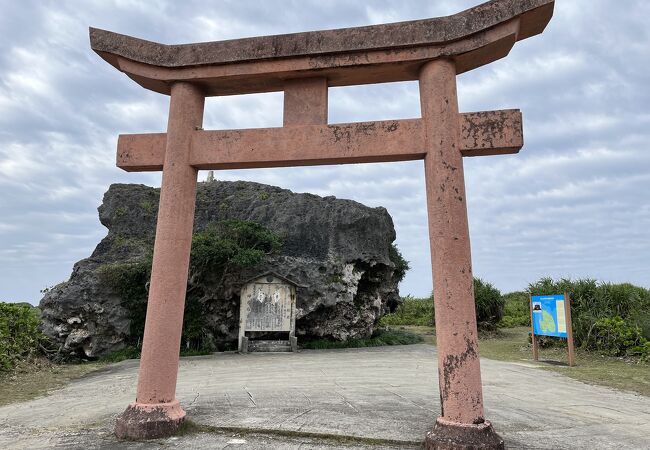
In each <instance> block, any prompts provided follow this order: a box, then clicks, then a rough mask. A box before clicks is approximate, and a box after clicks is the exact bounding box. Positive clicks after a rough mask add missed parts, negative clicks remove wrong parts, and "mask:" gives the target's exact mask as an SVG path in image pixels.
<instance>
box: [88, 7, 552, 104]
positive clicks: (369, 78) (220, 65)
mask: <svg viewBox="0 0 650 450" xmlns="http://www.w3.org/2000/svg"><path fill="white" fill-rule="evenodd" d="M552 13H553V0H516V1H512V0H495V1H491V2H488V3H484V4H482V5H479V6H476V7H474V8H471V9H468V10H466V11H463V12H461V13H458V14H454V15H452V16H448V17H438V18H432V19H424V20H414V21H409V22H400V23H391V24H383V25H373V26H365V27H356V28H343V29H338V30H327V31H312V32H306V33H294V34H283V35H276V36H262V37H254V38H246V39H234V40H228V41H218V42H205V43H199V44H182V45H164V44H158V43H156V42H149V41H145V40H142V39H136V38H133V37H130V36H125V35H122V34H118V33H113V32H110V31H104V30H100V29H96V28H91V30H90V42H91V47H92V49H93V50H94V51H96V52H97V53H98V54H99V55H100V56H101V57H102V58H104V59H105V60H106V61H108V62H109V63H110V64H112V65H113V66H115V67H116V68H118V69H119V70H121V71H122V72H124V73H126V74H127V75H128V76H129V77H131V78H132V79H133V80H135V81H136V82H137V83H138V84H140V85H141V86H143V87H145V88H147V89H151V90H153V91H156V92H160V93H164V94H169V93H170V83H172V82H174V81H193V82H197V83H199V84H200V85H201V86H202V87H203V88H204V92H205V94H206V95H208V96H210V95H229V94H248V93H254V92H271V91H282V90H284V85H285V81H286V80H287V79H292V78H296V77H314V76H319V77H326V78H327V84H328V86H348V85H357V84H367V83H384V82H391V81H407V80H417V79H418V74H419V68H420V66H421V65H422V63H423V62H425V61H429V60H432V59H435V58H438V57H441V56H447V57H451V58H453V60H454V63H455V66H456V72H457V73H462V72H466V71H468V70H472V69H475V68H477V67H479V66H482V65H484V64H488V63H490V62H492V61H495V60H497V59H499V58H503V57H504V56H506V55H507V54H508V52H509V51H510V49H511V48H512V46H513V45H514V44H515V42H516V41H519V40H522V39H526V38H528V37H531V36H534V35H536V34H539V33H541V32H542V31H543V30H544V28H545V26H546V24H547V23H548V21H549V20H550V18H551V15H552Z"/></svg>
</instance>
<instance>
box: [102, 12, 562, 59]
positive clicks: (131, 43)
mask: <svg viewBox="0 0 650 450" xmlns="http://www.w3.org/2000/svg"><path fill="white" fill-rule="evenodd" d="M552 7H553V0H492V1H489V2H486V3H483V4H481V5H478V6H475V7H473V8H470V9H468V10H466V11H463V12H460V13H457V14H454V15H452V16H446V17H435V18H431V19H423V20H413V21H409V22H398V23H389V24H380V25H371V26H365V27H355V28H342V29H337V30H324V31H311V32H304V33H293V34H283V35H275V36H262V37H255V38H244V39H232V40H228V41H217V42H202V43H198V44H181V45H164V44H159V43H157V42H150V41H146V40H143V39H138V38H134V37H131V36H126V35H123V34H119V33H113V32H110V31H106V30H100V29H97V28H90V44H91V47H92V49H93V50H95V51H96V52H103V53H108V54H112V55H118V56H122V57H125V58H128V59H131V60H134V61H138V62H142V63H145V64H151V65H153V66H160V67H183V66H198V65H208V64H224V63H233V62H240V61H250V60H261V59H269V58H288V57H296V56H314V55H323V54H326V55H327V54H332V53H340V52H359V51H369V50H378V49H379V50H381V49H386V48H390V49H393V48H402V47H413V46H422V45H435V44H444V43H448V42H453V41H458V40H460V39H464V38H467V37H468V36H471V35H472V34H475V33H478V32H480V31H483V30H486V29H489V28H491V27H494V26H496V25H498V24H500V23H502V22H506V21H508V20H511V19H515V18H517V17H520V16H522V18H523V21H524V24H523V25H524V28H523V29H522V32H521V37H519V39H524V38H526V37H529V36H530V35H533V34H537V33H540V32H541V31H542V30H543V29H544V26H545V25H546V23H545V22H542V24H539V23H538V22H537V21H533V20H532V19H530V18H529V16H532V14H531V13H532V12H534V11H535V10H536V9H539V8H547V9H550V10H551V11H552Z"/></svg>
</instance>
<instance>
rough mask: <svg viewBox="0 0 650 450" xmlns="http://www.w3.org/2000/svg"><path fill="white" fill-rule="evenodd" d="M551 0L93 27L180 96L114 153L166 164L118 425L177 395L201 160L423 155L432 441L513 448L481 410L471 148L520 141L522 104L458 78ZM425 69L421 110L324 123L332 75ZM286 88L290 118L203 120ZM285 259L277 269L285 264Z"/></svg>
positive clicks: (163, 429) (141, 425)
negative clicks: (234, 124) (484, 96)
mask: <svg viewBox="0 0 650 450" xmlns="http://www.w3.org/2000/svg"><path fill="white" fill-rule="evenodd" d="M553 6H554V2H553V0H492V1H489V2H487V3H484V4H482V5H479V6H477V7H475V8H471V9H468V10H466V11H464V12H461V13H458V14H455V15H452V16H448V17H441V18H434V19H425V20H416V21H411V22H401V23H394V24H385V25H375V26H368V27H359V28H347V29H340V30H328V31H315V32H308V33H296V34H286V35H278V36H267V37H256V38H249V39H236V40H231V41H223V42H207V43H200V44H185V45H163V44H157V43H154V42H149V41H144V40H141V39H136V38H133V37H129V36H124V35H121V34H117V33H112V32H109V31H103V30H98V29H93V28H91V29H90V40H91V46H92V48H93V50H95V51H96V52H97V53H98V54H99V55H100V56H101V57H102V58H104V59H105V60H106V61H108V62H109V63H110V64H112V65H113V66H115V67H116V68H117V69H119V70H120V71H122V72H124V73H126V74H127V75H128V76H129V77H130V78H132V79H133V80H135V81H136V82H137V83H138V84H140V85H141V86H143V87H145V88H147V89H151V90H153V91H156V92H160V93H163V94H169V95H170V96H171V99H170V109H169V122H168V127H167V133H157V134H135V135H121V136H120V138H119V140H118V151H117V165H118V166H119V167H121V168H122V169H124V170H127V171H146V170H162V171H163V177H162V186H161V196H160V205H159V210H158V211H159V212H158V222H157V225H156V240H155V245H154V254H153V265H152V272H151V282H150V289H149V299H148V305H147V318H146V324H145V332H144V339H143V347H142V356H141V361H140V372H139V376H138V390H137V397H136V402H135V403H133V404H132V405H130V406H129V408H127V410H126V411H125V412H124V413H123V414H122V415H121V416H120V418H119V419H118V421H117V422H116V429H115V430H116V434H118V436H121V437H129V438H142V437H160V436H163V435H168V434H170V433H172V432H174V430H176V429H177V428H178V426H179V424H180V423H181V421H182V420H183V418H184V417H185V412H184V411H183V410H182V408H181V407H180V404H179V402H178V401H177V400H176V398H175V390H176V377H177V367H178V353H179V352H178V350H179V345H180V338H181V329H182V322H183V320H182V317H183V306H184V302H185V291H186V288H187V274H188V265H189V255H190V248H191V240H192V226H193V220H194V203H195V193H196V181H197V171H198V170H199V169H227V168H231V169H232V168H252V167H281V166H302V165H315V164H348V163H359V162H380V161H402V160H413V159H423V160H424V169H425V183H426V193H427V211H428V218H429V240H430V243H431V262H432V272H433V279H434V303H435V318H436V337H437V347H438V366H439V388H440V402H441V409H442V414H441V416H440V417H438V419H437V421H436V425H435V428H434V429H433V431H432V432H431V433H429V434H428V435H427V440H426V447H427V448H431V449H433V448H445V449H448V448H454V449H461V448H462V449H464V448H483V449H493V448H494V449H497V448H503V440H501V438H500V437H499V436H498V435H497V434H496V433H494V431H493V430H492V427H491V425H490V424H489V422H488V421H486V420H485V419H484V417H483V412H484V410H483V398H482V386H481V374H480V363H479V354H478V340H477V331H476V316H475V305H474V292H473V276H472V265H471V251H470V242H469V228H468V224H467V207H466V199H465V181H464V174H463V160H462V158H463V157H464V156H480V155H495V154H503V153H516V152H518V151H519V149H520V148H521V147H522V145H523V132H522V119H521V113H520V112H519V110H512V109H511V110H503V111H486V112H478V113H464V114H461V113H459V112H458V100H457V94H456V75H457V74H459V73H462V72H466V71H468V70H471V69H474V68H477V67H479V66H482V65H484V64H488V63H490V62H492V61H495V60H497V59H499V58H502V57H504V56H506V55H507V54H508V52H509V51H510V49H511V48H512V46H513V45H514V44H515V42H517V41H519V40H522V39H525V38H528V37H531V36H533V35H536V34H539V33H541V32H542V31H543V30H544V28H545V27H546V25H547V23H548V22H549V20H550V19H551V16H552V13H553ZM405 80H418V81H419V86H420V104H421V113H422V116H421V118H417V119H408V120H388V121H377V122H357V123H347V124H328V121H327V115H328V112H327V108H328V105H327V103H328V100H327V98H328V91H327V90H328V87H330V86H346V85H358V84H367V83H382V82H391V81H405ZM271 91H284V126H283V127H278V128H259V129H247V130H213V131H208V130H203V128H202V126H203V109H204V102H205V97H207V96H215V95H235V94H247V93H255V92H271ZM279 270H280V271H281V269H280V268H279Z"/></svg>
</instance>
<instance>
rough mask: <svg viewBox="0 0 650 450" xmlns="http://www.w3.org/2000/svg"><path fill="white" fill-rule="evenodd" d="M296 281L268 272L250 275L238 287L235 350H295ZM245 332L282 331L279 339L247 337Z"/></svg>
mask: <svg viewBox="0 0 650 450" xmlns="http://www.w3.org/2000/svg"><path fill="white" fill-rule="evenodd" d="M296 287H299V286H298V284H297V283H295V282H293V281H291V280H288V279H287V278H285V277H283V276H282V275H278V274H277V273H274V272H268V273H265V274H262V275H258V276H256V277H253V278H252V279H251V280H249V281H248V282H246V283H245V284H244V286H243V287H242V290H241V295H240V296H239V298H240V302H241V303H240V309H239V343H238V344H239V345H238V348H239V351H240V352H241V353H246V352H248V351H274V352H278V351H292V352H295V351H297V350H298V340H297V338H296ZM246 332H253V333H258V334H260V333H266V334H268V333H286V335H287V336H286V337H287V339H282V340H277V339H276V340H251V338H250V337H249V336H246Z"/></svg>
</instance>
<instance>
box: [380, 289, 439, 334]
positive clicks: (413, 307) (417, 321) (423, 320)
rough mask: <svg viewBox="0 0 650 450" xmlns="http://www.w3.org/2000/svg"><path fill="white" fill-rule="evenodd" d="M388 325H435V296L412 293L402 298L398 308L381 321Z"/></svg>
mask: <svg viewBox="0 0 650 450" xmlns="http://www.w3.org/2000/svg"><path fill="white" fill-rule="evenodd" d="M379 323H380V324H381V325H383V326H388V325H419V326H429V327H432V326H433V298H432V297H429V298H416V297H411V296H410V295H408V296H406V297H404V298H403V299H402V303H400V305H399V306H398V307H397V309H396V310H395V311H394V312H393V313H391V314H386V315H385V316H384V317H382V318H381V321H380V322H379Z"/></svg>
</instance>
